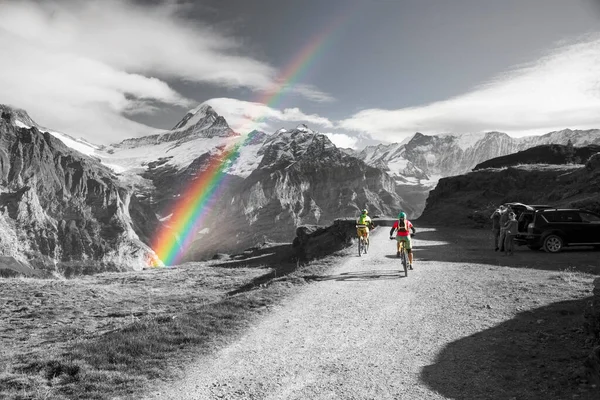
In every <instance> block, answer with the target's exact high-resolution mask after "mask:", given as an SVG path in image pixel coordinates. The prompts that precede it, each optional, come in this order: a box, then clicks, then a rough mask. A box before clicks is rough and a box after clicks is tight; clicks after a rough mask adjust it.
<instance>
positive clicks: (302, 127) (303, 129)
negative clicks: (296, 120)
mask: <svg viewBox="0 0 600 400" xmlns="http://www.w3.org/2000/svg"><path fill="white" fill-rule="evenodd" d="M296 130H297V131H300V132H307V133H314V132H313V131H312V130H310V129H308V126H306V124H300V125H298V126H297V127H296Z"/></svg>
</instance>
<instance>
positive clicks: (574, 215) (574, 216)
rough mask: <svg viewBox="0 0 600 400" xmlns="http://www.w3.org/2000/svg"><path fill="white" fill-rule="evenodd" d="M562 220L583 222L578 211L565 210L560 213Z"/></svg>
mask: <svg viewBox="0 0 600 400" xmlns="http://www.w3.org/2000/svg"><path fill="white" fill-rule="evenodd" d="M560 219H561V222H581V217H580V216H579V213H578V212H577V211H563V212H561V213H560Z"/></svg>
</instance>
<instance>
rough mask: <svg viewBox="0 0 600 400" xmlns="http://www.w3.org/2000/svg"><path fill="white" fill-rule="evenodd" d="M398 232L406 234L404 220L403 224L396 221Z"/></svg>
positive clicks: (406, 229)
mask: <svg viewBox="0 0 600 400" xmlns="http://www.w3.org/2000/svg"><path fill="white" fill-rule="evenodd" d="M398 232H408V228H407V227H406V220H404V223H402V222H400V220H398Z"/></svg>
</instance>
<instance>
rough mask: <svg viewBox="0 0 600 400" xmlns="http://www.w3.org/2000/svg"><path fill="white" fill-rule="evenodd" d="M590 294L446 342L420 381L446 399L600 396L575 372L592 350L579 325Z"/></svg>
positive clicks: (528, 312) (580, 371)
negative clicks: (447, 343)
mask: <svg viewBox="0 0 600 400" xmlns="http://www.w3.org/2000/svg"><path fill="white" fill-rule="evenodd" d="M590 299H591V297H590V298H586V299H582V300H574V301H563V302H558V303H554V304H551V305H549V306H545V307H541V308H538V309H534V310H530V311H525V312H522V313H520V314H518V315H517V316H516V317H515V318H513V319H511V320H509V321H506V322H504V323H502V324H500V325H498V326H495V327H493V328H490V329H487V330H485V331H482V332H478V333H476V334H474V335H471V336H469V337H466V338H463V339H460V340H457V341H455V342H453V343H450V344H449V345H447V346H446V347H445V348H444V349H443V350H442V351H441V353H440V354H439V355H438V356H437V359H436V361H435V363H434V364H432V365H428V366H426V367H424V368H423V370H422V371H421V380H422V381H423V382H424V383H425V384H427V385H428V386H429V387H431V388H432V389H434V390H435V391H437V392H439V393H440V394H441V395H442V396H445V397H447V398H451V399H511V398H514V399H572V398H577V399H586V400H587V399H599V398H600V389H599V388H593V387H592V386H590V385H587V384H583V383H581V381H580V376H581V375H578V374H581V373H582V365H583V361H584V360H585V358H586V357H587V355H588V354H589V352H590V351H591V346H590V345H589V344H586V341H585V340H586V334H585V333H584V332H583V331H582V330H581V329H579V327H581V326H583V317H582V313H581V310H582V309H584V307H585V305H586V303H587V302H588V301H589V300H590Z"/></svg>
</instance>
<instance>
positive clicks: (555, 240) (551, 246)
mask: <svg viewBox="0 0 600 400" xmlns="http://www.w3.org/2000/svg"><path fill="white" fill-rule="evenodd" d="M562 248H563V240H562V238H561V237H560V236H557V235H548V236H546V238H545V239H544V250H546V251H547V252H548V253H558V252H559V251H561V250H562Z"/></svg>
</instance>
